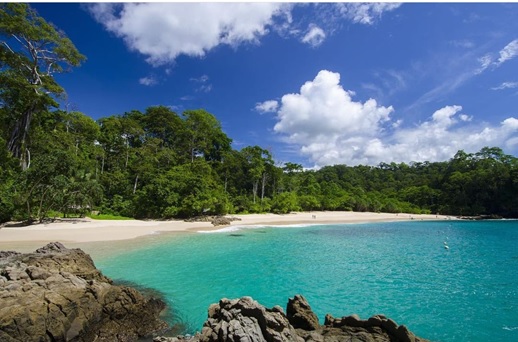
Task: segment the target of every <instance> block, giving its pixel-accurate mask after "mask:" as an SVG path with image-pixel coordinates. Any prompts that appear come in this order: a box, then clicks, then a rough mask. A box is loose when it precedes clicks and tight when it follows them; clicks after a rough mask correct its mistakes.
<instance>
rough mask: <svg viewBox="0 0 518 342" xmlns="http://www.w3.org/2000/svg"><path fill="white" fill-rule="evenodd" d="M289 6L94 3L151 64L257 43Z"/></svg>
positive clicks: (100, 15)
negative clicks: (216, 49)
mask: <svg viewBox="0 0 518 342" xmlns="http://www.w3.org/2000/svg"><path fill="white" fill-rule="evenodd" d="M290 8H291V7H290V5H285V4H279V3H125V4H105V3H96V4H92V5H91V6H89V9H90V12H91V13H92V14H93V16H94V17H95V19H96V20H97V21H98V22H100V23H101V24H103V25H104V26H105V27H106V29H107V30H108V31H111V32H113V33H115V34H116V35H117V36H118V37H121V38H123V39H124V41H125V43H126V45H128V47H129V48H130V49H132V50H135V51H138V52H140V53H142V54H143V55H146V56H147V57H148V58H147V61H148V62H149V63H151V64H153V65H161V64H165V63H169V62H172V61H174V60H175V59H176V57H178V56H179V55H182V54H183V55H187V56H193V57H203V56H204V55H205V54H206V53H207V52H208V51H210V50H211V49H213V48H215V47H216V46H218V45H220V44H227V45H230V46H233V47H237V46H238V45H240V44H243V43H258V41H259V38H261V37H262V36H264V35H266V34H267V33H268V32H269V29H268V28H269V27H270V26H272V25H273V24H274V22H273V19H274V17H281V16H282V14H283V13H284V12H285V11H287V10H288V9H290Z"/></svg>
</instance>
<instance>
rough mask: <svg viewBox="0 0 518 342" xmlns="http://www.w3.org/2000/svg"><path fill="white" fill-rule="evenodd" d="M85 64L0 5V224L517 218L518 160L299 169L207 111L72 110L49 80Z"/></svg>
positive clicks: (50, 31) (466, 157) (30, 19)
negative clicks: (227, 217) (369, 215)
mask: <svg viewBox="0 0 518 342" xmlns="http://www.w3.org/2000/svg"><path fill="white" fill-rule="evenodd" d="M85 58H86V57H85V56H83V55H82V54H81V53H80V52H79V51H78V50H77V48H76V47H75V46H74V44H73V42H72V41H71V40H69V39H68V38H67V37H66V36H65V35H64V33H63V32H61V31H59V29H57V28H55V27H54V26H52V25H51V24H49V23H47V22H46V21H45V20H44V19H43V18H41V17H39V16H38V15H37V13H35V12H34V11H33V10H32V9H31V8H30V7H29V6H28V5H26V4H16V3H8V4H1V5H0V222H6V221H12V220H15V221H28V222H32V221H43V220H46V219H49V218H50V219H51V218H55V217H63V216H64V217H67V216H69V217H70V216H74V215H79V216H85V215H88V216H91V217H93V218H95V217H96V215H97V216H101V215H108V216H109V215H111V216H113V217H129V218H138V219H171V218H189V217H195V216H200V215H224V214H238V213H240V214H246V213H264V212H271V213H277V214H285V213H289V212H292V211H316V210H319V211H337V210H340V211H344V210H345V211H370V212H389V213H399V212H402V213H415V214H418V213H432V214H444V215H462V216H473V215H495V216H496V215H497V216H501V217H518V196H517V194H518V159H517V158H516V157H514V156H512V155H508V154H506V153H505V152H504V151H503V150H502V149H501V148H499V147H484V148H482V149H480V150H479V151H473V152H466V151H463V150H460V151H458V152H457V153H456V154H455V155H453V156H451V159H450V160H446V161H442V162H426V161H425V162H411V163H393V162H392V163H380V164H379V165H375V166H373V165H355V166H348V165H332V166H325V167H322V168H319V169H306V168H304V167H303V165H301V164H298V163H292V162H279V161H277V160H276V159H275V158H274V156H273V155H272V153H271V151H270V150H269V149H267V148H264V147H262V146H246V147H243V148H240V149H236V148H234V147H233V145H232V137H229V136H227V134H226V133H225V132H224V131H223V129H222V127H221V123H220V122H219V121H218V117H217V113H209V112H208V111H206V110H204V109H198V108H194V109H191V110H185V111H183V112H181V113H177V112H175V111H174V110H173V109H171V108H170V107H167V106H150V107H148V108H146V109H145V110H135V109H132V108H128V109H127V111H126V112H123V113H117V114H114V115H111V116H108V117H103V118H101V119H98V120H94V119H92V117H91V116H90V115H89V113H82V112H80V111H77V110H74V109H73V108H72V109H71V108H69V106H67V105H66V103H67V102H66V89H63V87H62V86H60V84H58V82H57V81H56V75H57V74H60V73H65V72H68V71H71V70H72V69H73V68H76V67H80V65H81V63H83V62H84V61H85ZM92 101H96V100H95V99H92ZM343 148H344V149H347V148H348V146H343Z"/></svg>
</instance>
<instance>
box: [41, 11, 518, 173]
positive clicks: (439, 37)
mask: <svg viewBox="0 0 518 342" xmlns="http://www.w3.org/2000/svg"><path fill="white" fill-rule="evenodd" d="M31 5H32V6H33V7H34V8H35V9H36V10H37V11H38V13H39V14H40V15H41V16H42V17H44V18H45V19H46V20H47V21H49V22H52V23H53V24H54V25H56V26H57V27H58V28H59V29H61V30H63V31H64V32H65V33H66V35H67V36H68V37H69V38H70V39H71V40H72V41H73V43H74V44H75V46H76V47H77V48H78V50H79V51H80V52H81V53H82V54H84V55H85V56H86V58H87V60H86V61H85V62H84V63H83V64H82V65H81V66H80V67H78V68H75V69H74V70H73V71H72V72H70V73H67V74H60V75H58V76H56V79H57V81H58V82H59V83H60V84H61V85H62V86H63V87H64V88H65V90H66V92H67V103H68V104H69V106H70V108H72V109H74V110H78V111H80V112H83V113H85V114H87V115H89V116H91V117H92V118H94V119H96V120H97V119H99V118H102V117H107V116H111V115H122V114H123V113H124V112H128V111H131V110H141V111H145V109H146V108H148V107H150V106H156V105H164V106H168V107H170V108H171V109H172V110H174V111H175V112H177V113H178V114H181V113H182V112H183V111H184V110H189V109H199V108H203V109H205V110H207V111H208V112H210V113H212V114H214V115H215V117H216V118H217V119H218V120H219V121H220V122H221V125H222V128H223V130H224V132H225V133H226V134H227V135H228V136H229V137H230V138H232V139H233V147H234V148H235V149H238V150H239V149H241V148H243V147H245V146H253V145H259V146H261V147H262V148H264V149H268V150H269V151H270V152H271V153H272V154H273V157H274V159H275V160H276V162H277V163H278V164H279V165H282V163H284V162H287V161H290V162H295V163H300V164H302V165H303V166H304V167H306V168H319V167H323V166H326V165H335V164H346V165H349V166H353V165H359V164H362V165H378V164H379V163H381V162H385V163H391V162H396V163H400V162H405V163H412V162H423V161H430V162H434V161H445V160H449V159H450V158H452V157H453V156H454V155H455V153H456V152H457V151H458V150H464V151H465V152H468V153H474V152H477V151H479V150H480V149H481V148H482V147H484V146H490V147H493V146H498V147H500V148H502V149H503V150H504V152H505V153H507V154H512V155H515V156H517V155H518V20H516V18H518V3H367V4H366V3H279V2H273V3H246V2H244V3H236V2H232V3H210V2H208V3H116V4H108V3H88V4H87V3H38V4H36V3H33V4H31Z"/></svg>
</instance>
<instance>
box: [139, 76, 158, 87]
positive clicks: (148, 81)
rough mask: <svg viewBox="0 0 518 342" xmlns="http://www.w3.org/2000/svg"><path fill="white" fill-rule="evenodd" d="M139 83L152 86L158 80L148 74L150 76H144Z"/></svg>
mask: <svg viewBox="0 0 518 342" xmlns="http://www.w3.org/2000/svg"><path fill="white" fill-rule="evenodd" d="M138 83H140V84H142V85H145V86H152V85H155V84H157V83H158V81H157V80H156V79H155V78H154V77H151V76H148V77H142V78H141V79H139V80H138Z"/></svg>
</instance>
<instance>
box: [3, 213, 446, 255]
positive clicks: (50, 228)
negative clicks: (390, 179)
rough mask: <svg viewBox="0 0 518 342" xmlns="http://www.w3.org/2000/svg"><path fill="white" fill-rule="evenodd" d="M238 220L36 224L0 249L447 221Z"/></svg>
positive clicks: (379, 216)
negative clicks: (256, 229) (227, 231)
mask: <svg viewBox="0 0 518 342" xmlns="http://www.w3.org/2000/svg"><path fill="white" fill-rule="evenodd" d="M226 216H228V217H235V218H238V219H240V220H236V221H233V222H232V223H231V224H230V225H225V226H217V227H214V226H213V225H212V224H211V223H210V222H185V221H181V220H169V221H141V220H93V219H89V218H85V219H74V220H64V221H60V222H52V223H39V224H34V225H30V226H25V227H6V226H4V227H2V228H0V250H13V249H15V250H17V249H22V250H26V249H28V248H29V246H42V245H45V244H47V243H49V242H53V241H59V242H61V243H64V244H74V245H81V244H87V243H93V242H110V241H122V240H132V239H136V238H140V237H144V236H149V235H154V234H160V233H170V232H173V233H194V232H200V231H216V230H220V229H224V228H228V227H233V226H235V227H236V228H237V227H242V226H261V225H267V226H285V225H300V224H311V225H318V224H333V223H343V224H348V223H373V222H394V221H411V220H427V221H429V220H450V219H452V217H451V216H444V215H425V214H421V215H415V214H403V213H398V214H390V213H372V212H352V211H313V212H293V213H290V214H281V215H280V214H246V215H226Z"/></svg>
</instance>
